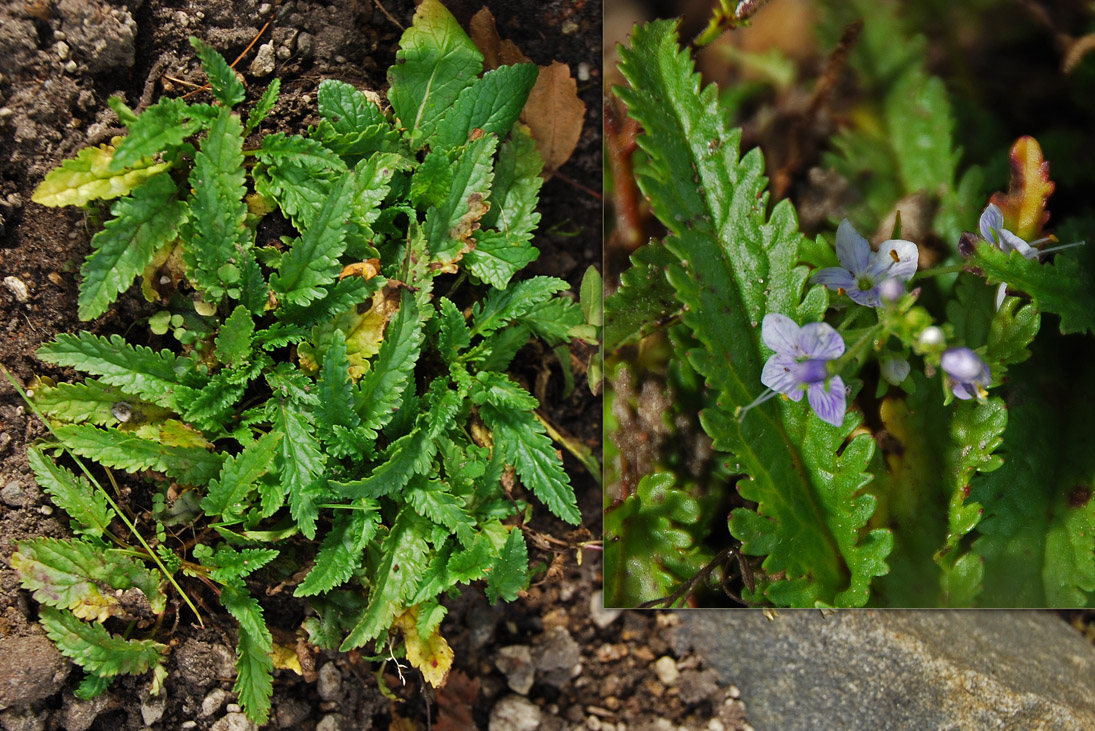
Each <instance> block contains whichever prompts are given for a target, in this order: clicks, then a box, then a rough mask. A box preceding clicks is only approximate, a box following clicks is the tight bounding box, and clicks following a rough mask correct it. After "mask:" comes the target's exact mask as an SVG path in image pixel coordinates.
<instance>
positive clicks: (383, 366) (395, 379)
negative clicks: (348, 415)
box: [355, 291, 424, 434]
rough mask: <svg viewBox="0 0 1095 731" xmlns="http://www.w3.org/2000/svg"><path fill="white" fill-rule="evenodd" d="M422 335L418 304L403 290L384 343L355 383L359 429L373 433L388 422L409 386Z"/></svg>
mask: <svg viewBox="0 0 1095 731" xmlns="http://www.w3.org/2000/svg"><path fill="white" fill-rule="evenodd" d="M423 335H424V332H423V326H422V321H421V319H420V317H419V309H418V303H417V302H416V301H415V299H414V296H413V295H411V294H410V293H409V292H406V291H404V292H403V293H402V294H401V295H400V301H399V311H398V312H397V313H396V314H395V316H394V317H393V318H392V319H391V320H390V321H389V322H388V328H387V331H386V333H385V337H384V343H383V344H382V345H381V346H380V351H379V352H378V353H377V354H376V358H375V359H374V360H373V366H372V368H370V369H369V371H368V372H367V373H366V374H365V375H364V376H363V377H362V378H361V380H360V381H359V382H358V391H357V395H356V396H355V409H356V410H357V413H358V415H359V416H360V417H361V425H362V428H364V429H368V430H372V431H373V433H374V434H375V432H376V431H377V430H379V429H381V428H383V427H384V426H385V425H386V424H388V423H389V422H390V421H391V419H392V416H393V414H394V412H395V410H396V409H397V408H398V407H399V404H400V402H401V398H402V395H403V392H404V390H405V389H406V388H407V386H408V385H411V386H412V387H413V384H414V382H413V380H412V378H411V374H412V373H413V372H414V366H415V363H416V362H417V361H418V355H419V353H420V352H421V349H422V338H423Z"/></svg>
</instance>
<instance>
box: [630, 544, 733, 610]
mask: <svg viewBox="0 0 1095 731" xmlns="http://www.w3.org/2000/svg"><path fill="white" fill-rule="evenodd" d="M731 557H736V558H737V559H738V567H739V568H740V570H741V574H742V580H743V581H744V582H745V586H746V588H748V589H749V590H750V591H752V590H753V572H752V569H751V568H749V567H748V562H747V561H746V560H745V557H744V556H742V554H741V551H740V550H738V547H737V546H730V547H729V548H725V549H723V550H722V551H720V552H719V553H718V555H716V556H715V557H714V558H713V559H711V560H710V561H709V562H708V563H707V565H706V566H704V567H703V568H702V569H700V570H699V571H697V572H696V573H695V574H694V575H693V576H692V578H690V579H689V580H688V581H686V582H684V583H683V584H681V586H680V587H679V588H678V589H677V590H676V591H675V592H673V593H672V594H670V595H668V596H664V597H661V598H659V599H651V600H650V601H648V602H643V603H642V604H640V605H639V607H638V608H639V609H652V608H655V607H658V606H662V607H665V608H666V609H671V608H673V606H674V605H675V604H676V603H677V602H678V601H679V600H681V599H683V598H685V597H687V596H688V595H690V594H691V593H692V591H693V590H694V589H695V588H696V585H697V584H698V583H700V582H701V581H703V580H705V579H706V578H707V577H708V576H709V575H710V574H711V572H712V571H714V570H715V569H716V568H717V567H719V566H722V565H723V564H724V563H726V561H727V560H728V559H729V558H731ZM726 581H727V579H726V578H724V579H723V580H722V581H721V582H720V584H721V585H722V587H723V590H724V591H726V593H727V596H729V597H730V598H732V599H734V600H735V601H738V602H740V603H741V604H747V603H748V602H745V601H743V600H742V599H741V598H740V597H738V596H737V595H736V594H734V593H733V592H732V591H730V590H729V589H727V587H726Z"/></svg>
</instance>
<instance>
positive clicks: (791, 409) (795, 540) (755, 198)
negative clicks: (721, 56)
mask: <svg viewBox="0 0 1095 731" xmlns="http://www.w3.org/2000/svg"><path fill="white" fill-rule="evenodd" d="M621 59H622V60H621V66H620V68H621V71H622V72H623V74H624V76H625V78H626V79H627V81H628V83H629V84H630V88H627V89H618V94H619V96H620V98H621V99H622V100H623V101H624V102H625V103H626V104H627V105H628V107H629V110H630V113H631V115H632V117H634V118H635V119H636V120H637V121H638V122H639V123H640V124H641V125H642V127H643V129H644V130H645V133H644V134H643V135H641V136H640V137H639V138H638V140H637V141H638V144H639V145H640V147H641V148H642V149H643V150H644V151H645V152H646V153H647V155H648V162H647V164H645V165H643V166H641V167H638V168H637V180H638V182H639V186H640V188H641V189H642V190H643V192H644V193H645V194H646V195H647V196H648V197H649V198H650V200H651V204H652V207H653V210H654V212H655V214H656V215H657V217H658V218H659V219H660V220H661V221H662V223H663V224H664V225H665V226H666V227H667V228H668V229H669V230H670V232H671V233H670V236H669V237H667V238H666V241H665V244H666V247H667V249H668V250H669V251H670V252H671V253H672V254H673V255H674V256H675V257H676V258H677V261H676V262H674V263H672V264H671V265H670V267H669V272H668V275H669V281H670V283H671V284H672V285H673V287H674V289H675V290H676V292H677V299H678V301H680V302H681V303H682V304H683V305H684V306H685V313H684V315H683V318H682V319H683V322H684V324H685V325H687V326H688V327H689V328H690V329H691V330H692V331H693V333H694V334H695V336H696V338H697V340H699V342H700V344H701V348H697V349H693V350H692V351H690V352H689V353H688V357H689V361H690V363H691V364H692V365H693V367H694V368H695V369H696V370H697V371H698V372H699V373H700V374H701V375H702V376H703V377H704V378H705V379H706V380H707V382H708V383H709V385H710V387H711V388H713V389H714V390H715V391H716V392H717V394H718V408H713V409H707V410H705V411H704V412H703V414H702V417H701V419H702V421H701V423H702V425H703V427H704V429H705V431H707V433H708V434H709V435H711V436H712V438H713V441H714V446H715V448H716V449H718V450H720V451H724V452H728V453H730V454H733V455H734V456H735V457H736V458H737V459H738V461H739V464H740V467H741V469H742V471H743V472H744V473H745V474H747V475H749V477H748V478H746V479H743V480H741V481H740V482H739V483H738V491H739V492H740V493H741V495H742V497H744V498H746V499H747V500H750V501H753V502H754V503H756V504H757V508H756V511H755V512H754V511H752V510H748V509H746V508H739V509H737V510H735V511H734V512H733V516H732V519H731V522H730V529H731V533H732V534H733V535H734V536H735V537H737V538H738V539H739V540H741V541H742V542H743V551H744V552H745V553H746V554H748V555H766V558H765V560H764V562H763V564H762V567H763V569H764V570H765V572H766V573H767V575H768V576H769V577H775V578H774V579H772V580H763V579H762V581H761V582H760V583H759V584H758V591H757V593H758V594H763V595H764V596H765V597H766V598H767V599H768V600H769V601H773V602H776V603H778V604H790V605H793V606H812V605H814V604H815V603H818V602H821V603H826V604H832V603H837V602H840V603H850V604H860V605H861V604H862V603H863V602H864V601H866V599H867V597H868V593H867V586H868V584H869V582H870V581H871V578H872V576H874V575H878V574H879V573H884V572H885V570H886V564H885V560H884V559H885V556H886V554H887V553H888V551H889V548H890V544H891V542H890V541H889V540H887V533H886V531H880V532H872V533H869V534H867V535H865V536H864V537H863V539H862V540H860V529H861V528H863V527H864V526H865V525H866V523H867V520H868V518H870V516H871V514H872V512H873V510H874V505H875V502H874V498H873V497H871V496H869V495H860V494H858V493H859V491H860V490H861V489H862V487H863V486H864V485H865V484H866V483H867V481H868V480H869V476H868V475H867V474H866V473H865V472H864V470H865V469H866V466H867V463H868V461H869V459H870V456H871V454H872V451H873V443H872V442H871V440H870V439H869V438H867V437H858V438H857V440H853V441H852V443H851V444H849V445H848V446H847V447H846V448H845V449H844V452H843V454H842V455H841V456H838V450H839V447H840V446H841V444H842V443H843V442H844V440H845V439H846V438H847V436H848V435H849V434H850V433H851V431H852V430H853V428H854V426H855V424H856V423H857V421H858V417H857V415H856V414H855V412H849V413H848V415H847V416H846V418H845V422H844V424H843V425H842V427H840V428H838V429H834V428H833V427H832V426H830V425H827V424H825V423H824V422H822V421H821V420H820V419H818V418H817V416H816V415H815V414H813V412H812V411H809V410H808V408H809V407H808V406H806V404H805V403H794V402H790V401H788V402H787V403H780V404H779V405H778V407H777V406H776V403H775V402H774V401H771V402H769V404H771V406H764V405H762V406H759V407H757V408H755V409H753V410H751V411H750V412H749V413H748V417H747V418H745V419H744V420H742V421H739V420H738V419H737V418H735V413H734V412H735V409H736V408H737V407H739V406H745V405H746V404H748V403H750V402H751V401H753V399H754V398H755V396H756V395H757V394H758V393H760V391H761V382H760V375H761V366H762V361H763V355H764V352H762V350H761V342H760V328H759V325H760V322H761V320H762V319H763V317H764V315H766V314H767V313H770V312H778V313H783V314H786V315H789V316H791V317H792V318H793V319H795V320H796V321H799V322H813V321H817V320H819V319H820V318H821V315H822V313H823V312H824V310H825V306H826V303H827V295H826V293H825V292H824V291H821V290H820V289H819V287H813V288H811V289H810V291H809V292H808V293H807V294H806V296H805V299H804V298H803V290H804V287H805V283H806V278H807V276H808V272H807V270H806V268H805V267H796V266H795V263H796V261H797V259H798V252H799V249H800V241H801V238H802V237H801V234H799V232H798V230H797V222H796V221H795V217H794V212H793V210H792V209H791V207H790V205H789V204H786V202H784V203H781V204H779V205H777V206H776V207H775V208H774V209H773V210H772V213H771V216H770V217H769V216H767V215H766V207H767V200H766V198H767V196H766V194H765V192H764V188H765V180H764V178H763V176H762V172H763V159H762V157H761V154H760V152H759V150H754V151H751V152H749V153H748V154H746V155H745V156H744V157H741V158H740V159H739V157H738V145H739V141H740V136H741V133H740V130H735V129H732V128H731V127H730V125H729V123H728V120H727V118H726V114H725V112H724V111H723V110H722V109H721V108H720V106H719V103H718V98H717V90H716V89H715V88H714V87H713V86H708V87H706V88H701V83H700V78H699V76H698V75H697V74H696V73H695V71H694V67H693V63H692V61H691V59H690V58H689V57H688V55H687V53H684V52H682V51H681V50H680V49H679V47H678V45H677V38H676V24H675V23H673V22H669V21H656V22H654V23H650V24H648V25H646V26H642V27H640V28H637V29H636V30H635V31H634V33H633V34H632V38H631V48H629V49H624V50H623V51H621ZM765 352H766V351H765ZM758 598H759V597H758Z"/></svg>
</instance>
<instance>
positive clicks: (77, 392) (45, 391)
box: [33, 378, 172, 426]
mask: <svg viewBox="0 0 1095 731" xmlns="http://www.w3.org/2000/svg"><path fill="white" fill-rule="evenodd" d="M33 398H34V405H35V406H37V407H38V408H39V409H40V410H41V412H42V413H43V414H45V415H46V416H48V417H50V418H51V419H56V420H58V421H63V422H68V423H71V424H82V423H89V424H95V425H96V426H117V425H118V424H119V423H121V419H119V418H118V417H119V416H121V417H122V418H124V419H126V420H127V421H128V422H131V423H134V424H143V423H153V422H160V421H163V420H165V419H167V418H168V417H170V416H171V415H172V412H171V411H170V410H169V409H164V408H161V407H159V406H154V405H153V404H150V403H147V402H144V401H141V400H139V399H135V398H133V397H132V396H130V395H128V394H125V393H122V391H121V390H120V389H117V388H113V387H111V386H107V385H106V384H104V383H101V382H99V381H97V380H96V379H94V378H87V379H85V380H84V381H83V383H58V384H57V385H56V386H45V385H42V386H39V387H38V388H36V389H35V390H34V397H33Z"/></svg>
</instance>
